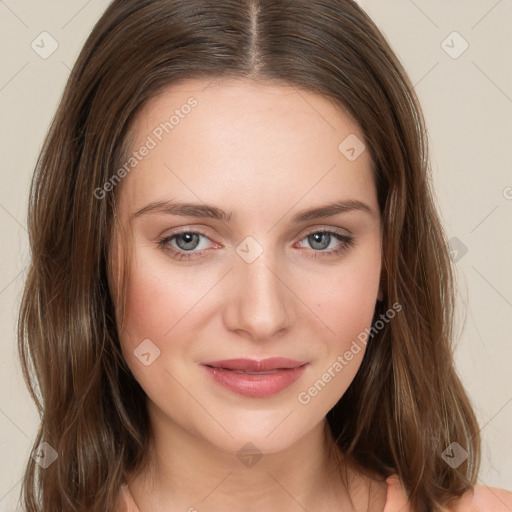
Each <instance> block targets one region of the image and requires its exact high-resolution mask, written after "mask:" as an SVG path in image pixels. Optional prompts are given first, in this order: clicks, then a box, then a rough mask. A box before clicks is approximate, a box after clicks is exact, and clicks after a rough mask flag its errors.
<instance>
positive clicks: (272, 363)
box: [202, 357, 307, 372]
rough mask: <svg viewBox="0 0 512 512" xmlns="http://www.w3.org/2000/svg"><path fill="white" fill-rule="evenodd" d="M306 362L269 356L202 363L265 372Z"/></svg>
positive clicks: (297, 365) (301, 364)
mask: <svg viewBox="0 0 512 512" xmlns="http://www.w3.org/2000/svg"><path fill="white" fill-rule="evenodd" d="M306 363H307V361H296V360H294V359H288V358H285V357H270V358H268V359H262V360H260V361H258V360H256V359H226V360H223V361H206V362H204V363H202V364H203V365H204V366H211V367H212V368H224V369H226V370H244V371H247V372H265V371H269V370H276V369H281V368H284V369H286V368H288V369H290V368H299V367H300V366H303V365H305V364H306Z"/></svg>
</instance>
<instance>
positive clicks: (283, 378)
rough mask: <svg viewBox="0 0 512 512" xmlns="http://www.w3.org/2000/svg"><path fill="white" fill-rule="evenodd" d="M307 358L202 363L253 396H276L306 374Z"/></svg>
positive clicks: (218, 379)
mask: <svg viewBox="0 0 512 512" xmlns="http://www.w3.org/2000/svg"><path fill="white" fill-rule="evenodd" d="M308 364H309V363H308V362H307V361H296V360H293V359H287V358H283V357H272V358H269V359H263V360H261V361H257V360H254V359H228V360H223V361H208V362H204V363H201V365H202V366H203V368H204V369H205V370H206V372H207V373H208V374H209V375H210V377H211V378H212V379H213V380H214V381H215V382H216V383H217V384H220V385H221V386H223V387H224V388H227V389H229V390H230V391H232V392H234V393H236V394H239V395H243V396H248V397H253V398H265V397H269V396H273V395H275V394H277V393H279V392H280V391H282V390H283V389H285V388H287V387H288V386H290V385H291V384H292V383H293V382H295V381H296V380H297V379H298V378H300V376H301V375H302V374H303V372H304V370H305V369H306V366H307V365H308Z"/></svg>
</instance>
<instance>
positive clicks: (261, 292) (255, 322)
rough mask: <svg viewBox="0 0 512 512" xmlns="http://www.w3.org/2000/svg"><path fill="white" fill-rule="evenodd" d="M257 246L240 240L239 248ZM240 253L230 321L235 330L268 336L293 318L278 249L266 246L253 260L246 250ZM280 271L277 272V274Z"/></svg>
mask: <svg viewBox="0 0 512 512" xmlns="http://www.w3.org/2000/svg"><path fill="white" fill-rule="evenodd" d="M249 244H250V242H249ZM247 247H249V248H250V251H253V255H254V247H251V246H250V245H249V246H244V244H243V243H242V244H240V246H239V248H238V250H237V252H239V251H240V250H243V249H244V248H245V249H247ZM241 254H242V255H241V256H237V257H236V262H235V267H234V272H233V275H232V279H234V280H235V283H234V285H233V293H232V294H231V295H230V300H229V305H228V310H227V316H226V323H227V326H228V327H229V328H230V329H231V330H235V331H245V332H246V333H248V334H250V336H251V337H252V338H254V339H258V340H265V339H268V338H271V337H272V336H273V335H275V334H277V333H278V332H280V331H282V330H283V329H285V328H286V327H288V326H289V325H290V324H291V322H292V321H293V318H294V315H293V311H292V307H293V305H292V303H291V301H290V294H289V291H288V290H287V288H286V286H285V285H284V284H283V282H282V281H281V279H279V278H278V276H279V274H278V271H277V270H276V269H278V268H279V265H278V262H277V258H276V256H275V251H271V250H265V251H262V253H261V254H260V255H259V256H258V257H257V258H256V259H254V260H253V261H251V259H250V258H245V257H244V253H243V252H242V253H241ZM276 274H277V275H276Z"/></svg>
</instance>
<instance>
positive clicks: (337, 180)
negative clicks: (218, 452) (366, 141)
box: [105, 80, 381, 452]
mask: <svg viewBox="0 0 512 512" xmlns="http://www.w3.org/2000/svg"><path fill="white" fill-rule="evenodd" d="M133 133H134V137H135V138H134V144H133V147H132V151H133V153H130V155H128V159H127V162H126V165H125V167H124V172H122V171H121V170H120V171H118V173H117V175H118V177H119V178H122V181H121V182H120V183H118V181H116V182H113V181H112V182H111V184H110V186H109V185H106V187H105V190H110V189H111V188H116V187H117V190H115V192H116V194H118V214H119V220H120V222H121V224H122V225H123V226H124V228H125V229H126V232H125V231H124V230H121V231H120V232H119V233H118V234H117V236H116V242H117V243H116V244H115V245H114V248H115V249H116V250H115V251H114V253H113V262H114V272H113V273H112V276H113V277H112V280H111V285H112V286H111V289H112V290H115V289H116V288H117V286H118V285H119V282H116V279H118V278H116V277H115V276H116V275H117V272H118V271H119V270H120V268H121V267H120V264H118V263H116V262H119V261H123V257H126V258H127V260H126V264H127V270H128V272H129V278H128V279H127V280H126V282H125V283H123V284H124V285H125V286H126V303H125V320H124V324H123V325H122V327H121V322H120V318H118V320H119V323H118V325H119V330H120V332H119V335H120V340H121V344H122V349H123V353H124V357H125V358H126V361H127V363H128V365H129V366H130V368H131V370H132V372H133V375H134V376H135V378H136V379H137V381H138V382H139V383H140V385H141V386H142V388H143V389H144V390H145V392H146V393H147V396H148V397H149V402H148V405H149V410H150V414H151V417H152V419H153V421H159V424H160V425H168V426H169V427H172V428H173V429H175V430H176V429H178V430H179V431H181V432H186V433H192V434H193V435H195V436H197V437H198V438H200V439H202V440H203V441H206V442H208V443H209V444H211V445H214V446H216V447H218V448H221V449H224V450H230V451H238V450H240V448H241V447H243V446H244V445H246V443H252V444H253V445H255V446H256V447H257V449H259V450H260V451H261V452H273V451H278V450H281V449H284V448H286V447H288V446H290V445H292V443H294V442H296V441H297V440H299V439H300V438H302V437H303V436H305V435H306V434H307V433H308V432H310V431H312V429H313V428H314V427H318V426H319V425H320V424H321V423H322V420H323V419H324V417H325V415H326V413H327V412H328V411H329V409H331V408H332V407H333V406H334V404H335V403H336V402H337V401H338V399H339V398H340V397H341V396H342V395H343V393H344V392H345V390H346V389H347V387H348V386H349V384H350V382H351V381H352V380H353V378H354V376H355V374H356V372H357V370H358V368H359V366H360V363H361V361H362V358H363V355H364V348H365V346H364V344H363V343H361V341H358V336H359V340H360V339H361V336H360V335H361V333H364V332H365V328H369V327H370V325H371V320H372V316H373V313H374V308H375V302H376V300H377V295H378V291H379V278H380V271H381V230H380V216H379V210H378V203H377V194H376V188H375V184H374V180H373V176H372V169H371V159H370V155H369V152H368V151H367V150H365V149H364V146H363V145H362V142H361V141H362V140H363V136H362V134H361V132H360V129H359V128H358V126H357V125H356V124H355V123H354V122H353V121H352V120H351V118H350V117H348V116H347V115H346V114H344V113H343V112H342V111H341V110H339V109H336V108H335V107H334V106H333V105H332V103H330V102H329V101H327V100H326V99H325V98H323V97H321V96H319V95H316V94H312V93H309V92H305V91H302V90H301V91H299V90H297V89H295V88H293V87H284V86H275V85H272V86H270V85H262V84H255V83H254V82H249V81H234V80H232V81H227V80H225V81H220V82H215V83H211V84H210V85H208V82H206V81H195V80H194V81H186V82H182V83H181V84H180V85H176V86H173V87H170V88H168V89H167V90H166V91H165V92H164V93H163V94H161V95H159V96H158V97H155V98H153V99H152V100H151V101H150V102H149V103H148V104H147V105H146V106H145V108H144V109H143V110H142V111H141V112H140V113H139V115H138V116H137V118H136V122H135V125H134V132H133ZM336 205H337V206H336ZM122 233H124V234H122ZM128 246H130V251H125V249H126V248H127V247H128ZM115 300H116V302H118V301H117V299H115ZM118 306H119V303H118ZM356 347H357V348H356ZM270 358H283V360H278V359H274V360H270V361H266V362H264V363H262V364H261V365H259V364H258V362H260V361H264V360H268V359H270ZM237 360H238V361H237ZM240 360H243V361H240Z"/></svg>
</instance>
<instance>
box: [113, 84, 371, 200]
mask: <svg viewBox="0 0 512 512" xmlns="http://www.w3.org/2000/svg"><path fill="white" fill-rule="evenodd" d="M363 140H364V138H363V135H362V133H361V130H360V128H359V126H358V125H357V123H356V122H355V121H354V120H353V119H352V118H351V117H350V116H349V114H348V113H346V112H345V110H344V109H343V108H342V107H340V106H338V105H337V104H335V103H334V102H333V101H332V100H330V99H329V98H326V97H324V96H321V95H319V94H316V93H312V92H309V91H305V90H302V89H298V88H296V87H294V86H291V85H275V84H269V83H262V82H253V81H249V80H238V79H232V80H227V79H226V80H220V81H214V82H212V81H211V80H210V81H208V80H187V81H184V82H181V83H179V84H175V85H172V86H169V87H168V88H166V89H164V90H163V91H162V92H161V93H160V94H159V95H158V96H155V97H154V98H152V99H151V100H150V101H148V102H147V103H146V105H145V106H144V107H143V109H142V110H141V111H140V112H139V113H138V115H137V116H136V119H135V121H134V124H133V126H132V141H133V142H132V147H131V149H130V152H129V154H128V155H127V162H128V159H129V158H130V157H131V159H132V160H131V164H134V165H133V166H132V165H130V163H129V165H128V168H129V169H130V171H129V173H127V177H126V178H125V179H124V180H123V183H122V188H123V189H124V191H123V194H122V195H123V197H124V201H125V202H126V201H129V203H130V205H131V209H134V208H136V207H137V206H141V204H142V203H143V202H144V201H155V200H172V199H175V198H178V197H179V198H180V199H182V200H194V201H197V200H198V199H199V200H201V201H204V202H208V203H217V204H218V203H219V202H224V203H225V202H230V203H233V206H234V207H236V204H235V203H237V202H238V203H239V206H240V207H242V206H244V205H248V204H252V205H254V204H259V205H260V206H261V208H262V209H264V208H265V207H266V206H269V205H274V206H275V205H277V204H281V205H283V206H285V205H286V204H288V206H291V205H292V203H293V202H294V201H296V200H297V199H298V198H299V197H302V196H305V195H309V197H310V199H311V201H312V200H314V198H315V196H316V197H318V195H319V194H320V195H321V196H322V199H325V200H326V201H329V200H338V199H340V198H343V197H344V196H347V197H348V196H349V195H350V196H351V197H352V196H354V195H356V196H358V197H357V198H358V199H361V200H365V201H366V202H369V203H372V202H373V205H374V206H376V202H375V201H376V191H375V186H374V180H373V171H372V162H371V158H370V155H369V152H368V151H362V152H361V150H362V148H364V146H363V144H364V142H363ZM346 141H348V142H346ZM347 146H352V147H353V148H355V151H356V156H357V158H356V159H354V158H353V152H352V153H349V154H348V156H349V157H350V156H352V158H348V157H347V153H346V150H347ZM352 147H349V148H348V149H352ZM144 148H145V149H144ZM359 152H361V153H360V154H358V153H359ZM134 153H138V154H137V155H136V156H134ZM142 153H143V155H142Z"/></svg>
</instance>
